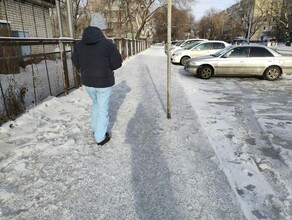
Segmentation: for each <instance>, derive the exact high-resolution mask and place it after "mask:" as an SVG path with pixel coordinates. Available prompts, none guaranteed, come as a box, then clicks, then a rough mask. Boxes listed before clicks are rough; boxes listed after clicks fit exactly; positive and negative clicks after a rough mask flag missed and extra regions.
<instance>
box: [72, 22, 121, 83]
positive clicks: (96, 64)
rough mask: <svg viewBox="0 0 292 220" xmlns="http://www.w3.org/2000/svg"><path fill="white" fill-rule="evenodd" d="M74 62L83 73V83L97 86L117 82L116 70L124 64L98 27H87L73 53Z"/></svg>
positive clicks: (115, 48)
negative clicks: (115, 77)
mask: <svg viewBox="0 0 292 220" xmlns="http://www.w3.org/2000/svg"><path fill="white" fill-rule="evenodd" d="M71 59H72V62H73V64H74V66H76V68H77V69H79V70H80V73H81V83H82V84H83V85H85V86H89V87H95V88H105V87H110V86H113V85H114V84H115V79H114V72H113V70H116V69H118V68H120V67H121V66H122V58H121V55H120V53H119V51H118V49H117V47H116V46H115V44H113V43H112V42H111V41H110V40H108V39H106V38H105V37H104V35H103V33H102V31H101V30H100V29H99V28H97V27H91V26H90V27H87V28H85V30H84V32H83V36H82V39H81V41H80V42H78V43H77V44H76V46H75V48H74V51H73V53H72V57H71Z"/></svg>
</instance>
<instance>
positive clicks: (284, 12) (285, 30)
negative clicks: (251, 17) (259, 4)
mask: <svg viewBox="0 0 292 220" xmlns="http://www.w3.org/2000/svg"><path fill="white" fill-rule="evenodd" d="M269 17H270V19H272V20H274V21H276V25H274V28H273V33H274V34H275V35H276V33H277V34H278V37H279V38H280V37H281V35H282V36H283V35H284V36H285V40H286V41H287V42H290V40H291V33H292V31H291V26H290V25H291V18H292V0H284V1H272V2H271V3H270V10H269ZM277 24H278V25H277Z"/></svg>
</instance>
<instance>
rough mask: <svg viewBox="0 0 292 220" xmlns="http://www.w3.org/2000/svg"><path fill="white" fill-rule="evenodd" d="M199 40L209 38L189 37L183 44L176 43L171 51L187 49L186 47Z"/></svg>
mask: <svg viewBox="0 0 292 220" xmlns="http://www.w3.org/2000/svg"><path fill="white" fill-rule="evenodd" d="M198 41H207V39H201V38H196V39H187V40H185V41H184V42H183V43H182V44H180V45H174V46H173V47H172V48H171V53H173V52H174V51H176V50H179V49H185V48H186V47H188V46H189V45H192V44H193V43H195V42H198Z"/></svg>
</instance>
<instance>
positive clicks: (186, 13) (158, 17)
mask: <svg viewBox="0 0 292 220" xmlns="http://www.w3.org/2000/svg"><path fill="white" fill-rule="evenodd" d="M194 20H195V19H194V17H193V16H192V14H191V11H190V10H187V9H180V8H177V7H175V6H173V7H172V36H171V38H172V39H174V40H177V39H186V38H193V37H195V21H194ZM152 24H153V26H154V27H155V28H154V29H155V33H154V39H155V40H159V41H166V40H167V9H166V8H161V9H160V10H159V11H157V12H156V13H155V15H154V17H153V19H152Z"/></svg>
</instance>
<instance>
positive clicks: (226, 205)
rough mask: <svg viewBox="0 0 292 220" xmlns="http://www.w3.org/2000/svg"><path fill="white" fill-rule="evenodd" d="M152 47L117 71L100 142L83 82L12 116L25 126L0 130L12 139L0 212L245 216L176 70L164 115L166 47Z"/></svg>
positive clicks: (147, 217)
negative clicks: (105, 136) (107, 136)
mask: <svg viewBox="0 0 292 220" xmlns="http://www.w3.org/2000/svg"><path fill="white" fill-rule="evenodd" d="M155 50H157V51H155ZM158 50H159V51H161V48H160V47H159V48H158V49H155V47H153V48H152V49H151V51H150V52H151V54H148V53H147V52H146V53H144V52H143V53H140V54H138V55H136V56H135V57H133V58H131V59H130V60H129V61H127V63H126V64H125V65H124V66H123V67H122V68H121V69H120V70H118V71H116V86H115V87H114V91H113V97H112V102H111V111H110V115H111V124H110V129H111V132H112V134H113V138H112V139H111V141H110V142H108V143H107V144H106V145H104V146H102V147H97V146H96V144H95V143H94V140H93V137H92V133H91V130H90V129H89V128H88V118H89V112H90V106H91V101H90V99H89V97H88V96H87V94H86V93H85V91H84V90H82V89H79V90H78V91H75V92H76V94H77V96H78V97H76V96H75V95H74V92H73V93H72V94H70V95H68V96H66V97H62V99H60V100H59V99H54V100H53V102H52V103H51V102H47V103H45V104H44V105H46V106H45V107H47V108H50V107H51V112H43V111H42V110H39V111H34V110H32V111H30V113H28V114H27V115H25V117H29V118H30V120H31V123H30V125H29V127H28V126H27V124H25V123H24V121H22V119H19V120H18V121H16V123H15V125H14V126H15V127H14V128H13V129H18V130H19V131H20V130H23V135H20V136H18V137H15V136H14V135H13V131H11V132H12V133H8V134H3V133H2V134H1V135H2V137H5V138H7V140H9V141H7V144H12V143H17V144H18V145H19V147H18V148H17V149H15V150H14V151H12V152H10V153H9V154H7V155H6V156H5V157H2V158H1V159H0V219H1V220H8V219H13V220H14V219H26V220H29V219H42V220H44V219H78V220H79V219H86V220H88V219H109V220H115V219H117V220H122V219H127V220H128V219H131V220H136V219H137V220H138V219H140V220H156V219H158V220H172V219H173V220H196V219H200V220H235V219H236V220H241V219H245V217H244V214H243V212H242V209H241V207H240V205H239V203H238V200H237V196H238V195H237V194H236V189H232V188H231V187H230V185H229V183H228V181H227V179H226V176H225V174H224V173H223V171H222V170H221V169H220V163H219V161H218V158H217V157H216V155H215V153H214V150H213V148H212V147H211V145H210V143H209V142H208V138H207V135H206V134H205V133H204V132H203V130H204V129H202V128H201V125H200V123H199V122H198V116H197V115H196V113H195V112H194V110H193V108H192V106H191V104H190V103H189V101H188V99H187V98H186V96H185V94H184V92H183V91H184V89H183V88H182V85H181V84H180V83H179V80H178V79H177V77H178V76H176V75H175V74H174V75H172V77H173V78H172V90H173V92H172V94H173V96H172V103H173V105H172V106H171V112H172V119H167V118H166V76H165V75H166V74H165V73H166V66H165V65H161V64H163V63H165V62H166V57H165V56H153V54H160V52H159V51H158ZM80 97H82V98H80ZM62 103H63V104H64V103H66V104H68V105H72V109H74V111H72V109H71V108H62V107H61V106H62ZM54 109H55V111H56V112H53V111H54ZM75 109H77V110H75ZM58 111H60V112H61V113H60V112H58ZM56 115H57V116H56ZM62 115H63V117H62ZM66 115H67V116H68V115H69V116H70V118H68V117H67V118H65V116H66ZM54 116H55V117H56V118H54ZM25 117H24V118H25ZM12 127H13V126H12ZM48 128H49V129H50V132H48V130H47V129H48ZM0 133H1V132H0ZM4 135H6V136H4ZM2 137H1V138H2ZM34 137H35V139H34ZM30 138H31V139H30Z"/></svg>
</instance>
